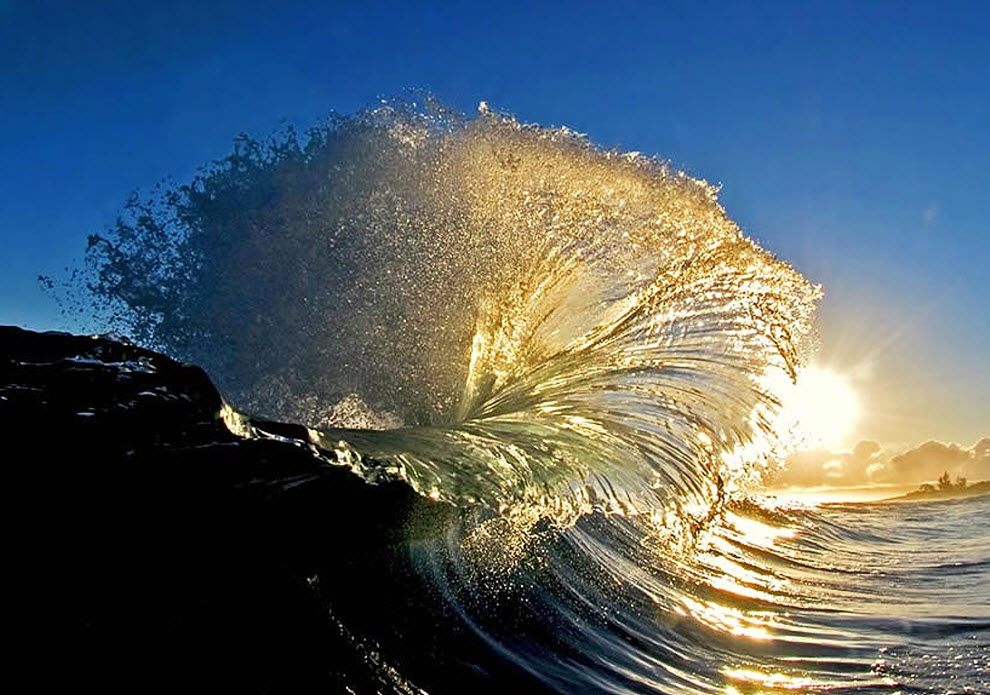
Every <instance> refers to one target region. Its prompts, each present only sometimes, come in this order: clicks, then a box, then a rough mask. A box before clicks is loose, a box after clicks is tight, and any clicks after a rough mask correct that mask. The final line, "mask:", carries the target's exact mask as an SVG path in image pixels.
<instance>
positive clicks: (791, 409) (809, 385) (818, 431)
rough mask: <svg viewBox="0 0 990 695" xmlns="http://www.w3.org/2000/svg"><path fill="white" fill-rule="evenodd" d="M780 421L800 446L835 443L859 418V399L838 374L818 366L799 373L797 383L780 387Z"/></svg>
mask: <svg viewBox="0 0 990 695" xmlns="http://www.w3.org/2000/svg"><path fill="white" fill-rule="evenodd" d="M781 406H782V407H781V419H782V421H783V425H784V426H785V427H787V428H789V429H791V430H793V431H794V433H795V434H796V436H797V439H798V440H799V442H800V444H802V445H803V446H808V447H811V446H821V447H838V446H842V445H844V444H847V443H848V442H846V441H845V439H846V437H848V436H849V434H850V432H851V431H852V428H853V425H855V424H856V420H857V419H858V418H859V400H858V399H857V397H856V393H855V392H854V391H853V389H852V387H851V386H850V385H849V383H848V382H847V381H846V380H845V379H844V378H843V377H842V376H841V375H839V374H836V373H835V372H831V371H828V370H826V369H822V368H820V367H808V368H806V369H804V370H802V371H801V372H799V373H798V378H797V383H795V384H788V385H787V387H785V388H784V389H783V397H782V399H781Z"/></svg>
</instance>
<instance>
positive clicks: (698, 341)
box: [89, 99, 818, 519]
mask: <svg viewBox="0 0 990 695" xmlns="http://www.w3.org/2000/svg"><path fill="white" fill-rule="evenodd" d="M128 212H129V213H130V214H129V216H127V217H125V218H124V219H123V220H122V221H121V222H119V223H118V225H117V227H116V228H115V229H112V230H111V231H110V232H109V233H108V234H106V235H102V236H97V237H93V238H92V239H91V245H90V253H89V261H90V270H91V271H92V275H91V280H90V287H91V288H92V289H93V290H94V291H95V294H96V296H97V298H98V300H99V301H100V302H101V303H103V305H104V306H110V307H111V308H112V309H111V310H112V312H114V315H113V317H112V318H114V319H115V320H116V324H115V325H116V326H117V327H118V328H120V327H122V328H124V329H125V331H126V332H128V333H129V334H131V335H133V336H134V337H136V338H137V339H138V340H139V342H143V343H146V344H150V345H151V346H154V347H159V348H162V349H164V350H165V351H167V352H169V353H170V354H172V355H174V356H177V357H180V358H182V359H185V360H189V361H192V362H195V363H197V364H201V365H203V366H204V367H205V368H206V369H207V370H208V371H209V373H210V374H211V376H212V377H213V378H214V379H215V380H216V381H217V383H218V385H219V386H220V388H221V391H222V392H223V393H224V395H225V397H226V398H227V399H228V400H229V401H230V402H231V403H232V404H233V405H234V406H235V407H236V408H239V409H241V410H245V411H248V412H251V413H254V414H257V415H260V416H263V417H267V418H273V419H279V420H288V421H293V422H298V423H302V424H305V425H308V426H309V427H311V428H313V432H312V435H311V439H312V441H313V443H315V444H317V445H318V446H320V447H321V448H323V449H325V450H326V451H329V452H334V453H333V455H334V456H335V457H337V459H339V460H341V461H342V462H344V463H347V464H348V465H351V466H352V467H353V468H354V470H355V471H356V472H358V473H360V474H362V475H364V476H365V477H367V478H369V479H378V478H379V477H381V476H391V477H399V478H401V479H404V480H406V481H408V482H409V483H410V484H411V485H412V486H413V487H414V488H415V489H416V490H417V491H419V492H421V493H422V494H424V495H426V496H428V497H430V498H433V499H442V500H447V501H452V502H455V503H458V504H468V505H480V506H484V507H488V508H491V509H495V510H504V509H506V508H508V507H510V506H513V505H517V504H523V505H524V506H527V505H528V506H529V507H533V506H539V507H541V508H542V509H543V510H544V511H545V512H547V513H549V514H551V515H555V516H557V517H558V518H571V519H573V518H574V516H575V514H580V513H583V512H587V511H590V510H593V509H601V510H607V511H618V512H625V513H647V514H649V513H656V512H658V510H661V511H662V510H666V509H668V508H670V507H671V505H673V506H674V507H677V509H678V512H677V514H678V515H679V518H683V517H684V516H685V515H688V516H691V517H692V518H694V519H702V518H705V517H706V516H707V515H708V514H709V513H710V510H711V508H712V507H711V505H712V503H713V502H715V501H716V500H718V499H719V498H720V496H721V495H722V494H723V490H724V488H725V486H726V485H727V484H731V483H732V482H733V481H734V480H735V479H737V478H739V477H740V476H742V477H746V476H749V475H751V474H753V472H754V464H755V462H756V461H758V460H760V458H761V456H765V454H766V453H767V451H768V450H769V448H770V447H772V445H773V443H774V442H773V439H774V437H773V435H774V432H773V427H772V415H773V410H774V407H775V403H776V397H775V395H774V393H773V392H772V390H771V389H770V387H769V386H768V384H769V383H771V380H770V379H768V378H767V377H768V376H769V375H771V374H772V373H779V372H783V373H788V374H793V371H794V369H795V367H796V365H797V363H798V361H799V359H800V358H799V348H800V346H801V345H802V343H804V342H806V338H807V334H808V321H809V317H810V315H811V313H812V311H813V305H814V300H815V299H816V297H817V294H818V290H817V288H815V287H813V286H811V285H810V284H809V283H808V282H807V281H805V280H804V279H803V278H802V277H801V276H800V275H799V274H798V273H796V272H795V271H794V270H793V269H792V268H791V267H789V266H788V265H786V264H785V263H783V262H781V261H779V260H777V259H775V258H774V257H772V256H771V255H770V254H768V253H767V252H765V251H763V250H762V249H761V248H759V246H757V245H756V244H755V243H754V242H753V241H751V240H750V239H747V238H746V237H745V236H744V235H743V234H742V233H741V232H740V230H739V228H738V227H737V226H736V225H735V224H734V223H733V222H732V221H731V220H730V219H729V218H728V217H727V215H726V214H725V212H724V211H723V209H722V208H721V207H720V206H719V204H718V202H717V199H716V189H715V188H714V187H712V186H710V185H708V184H707V183H705V182H703V181H698V180H696V179H693V178H690V177H689V176H687V175H685V174H684V173H681V172H677V171H674V170H672V169H671V168H670V167H669V166H667V165H666V164H664V163H663V162H660V161H658V160H656V159H653V158H648V157H643V156H640V155H638V154H635V153H633V154H625V153H620V152H615V151H605V150H602V149H599V148H596V147H594V146H593V145H591V144H590V143H589V142H588V141H587V140H586V139H585V138H584V137H583V136H580V135H578V134H576V133H574V132H572V131H569V130H567V129H566V128H543V127H538V126H531V125H524V124H520V123H519V122H517V121H516V120H515V119H513V118H510V117H507V116H504V115H501V114H498V113H494V112H492V111H490V110H488V109H487V107H485V106H484V105H482V108H481V110H480V113H479V115H478V116H477V117H474V118H465V117H463V116H461V115H459V114H456V113H453V112H450V111H449V110H446V109H444V108H443V107H442V106H440V105H438V104H436V103H435V102H434V101H432V100H430V99H426V100H425V101H424V103H423V104H416V103H408V102H403V103H396V104H383V105H381V106H380V107H379V108H375V109H372V110H368V111H365V112H363V113H360V114H358V115H357V116H354V117H347V118H344V117H337V118H334V119H333V120H332V121H330V122H329V123H328V124H326V125H325V126H322V127H320V128H316V129H314V130H313V131H311V132H310V133H309V134H308V135H307V137H305V138H299V137H297V136H296V134H295V133H294V132H293V131H291V130H288V131H286V132H284V133H281V134H278V135H276V136H275V137H274V138H273V139H272V140H271V141H269V142H268V143H258V142H255V141H252V140H250V139H247V138H242V139H241V140H239V141H238V143H237V145H236V147H235V150H234V152H233V153H232V155H231V156H230V157H228V158H227V159H225V160H222V161H220V162H218V163H216V164H215V165H213V167H212V168H209V169H207V170H205V171H204V172H203V173H201V175H200V176H199V177H198V178H197V179H196V180H195V181H194V182H193V183H192V184H191V185H189V186H180V187H177V188H174V189H172V190H169V191H166V192H165V193H163V194H162V196H161V197H160V198H158V199H152V200H149V201H146V202H141V201H138V200H136V199H135V200H133V201H132V202H131V204H130V205H129V207H128ZM106 300H110V302H109V303H106ZM371 459H373V460H374V461H375V462H376V463H375V465H374V466H370V465H368V464H367V463H366V462H367V461H368V460H371Z"/></svg>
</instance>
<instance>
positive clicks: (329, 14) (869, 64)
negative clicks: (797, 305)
mask: <svg viewBox="0 0 990 695" xmlns="http://www.w3.org/2000/svg"><path fill="white" fill-rule="evenodd" d="M424 4H425V3H376V2H360V3H336V2H321V3H315V2H314V3H300V2H291V1H289V2H271V3H261V2H258V3H252V2H247V1H245V2H186V1H184V0H183V1H179V2H167V3H160V4H158V3H152V2H133V1H130V2H116V1H104V2H88V3H81V2H69V1H65V2H44V1H31V2H29V1H24V2H19V1H17V0H0V243H2V246H0V248H2V251H0V323H13V324H19V325H24V326H28V327H33V328H58V327H69V328H71V327H72V326H71V325H70V324H68V323H67V322H66V320H65V319H64V318H62V317H60V316H59V315H58V312H57V309H56V307H55V306H54V303H53V302H52V301H51V300H50V299H49V298H48V297H47V296H46V295H44V294H43V293H42V292H41V290H40V289H39V287H38V284H37V281H36V277H37V275H38V274H39V273H53V272H58V271H59V270H60V269H61V268H62V267H64V266H66V265H68V264H71V263H74V262H76V261H77V260H78V258H79V257H80V255H81V252H82V249H83V246H84V242H85V236H86V235H87V234H88V233H90V232H93V231H98V230H100V229H102V228H104V227H105V226H107V225H108V223H110V222H111V221H112V219H113V217H114V215H115V213H116V211H117V210H118V209H119V208H120V206H121V204H122V203H123V201H124V200H125V198H126V195H127V193H128V192H129V191H131V190H132V189H135V188H144V189H147V188H150V186H151V185H153V184H154V182H155V181H157V180H158V179H160V178H162V177H164V176H170V177H172V178H173V179H175V180H178V181H182V180H185V179H187V178H188V177H190V176H191V175H192V173H193V172H194V170H195V169H196V167H197V166H199V165H201V164H203V163H205V162H207V161H209V160H211V159H214V158H217V157H219V156H222V155H223V154H225V153H226V152H227V150H228V148H229V145H230V143H231V140H232V138H233V136H234V135H235V134H236V133H238V132H239V131H246V132H248V133H251V134H254V135H263V134H266V133H267V132H269V131H270V130H271V129H273V128H274V127H275V126H276V125H278V123H279V122H280V120H282V119H285V120H288V121H290V122H293V123H295V124H297V125H301V126H306V125H309V124H311V123H313V122H314V121H316V120H318V119H319V118H320V117H321V116H322V115H324V114H325V113H326V112H327V111H329V110H330V109H335V110H337V111H340V112H344V113H347V112H352V111H354V110H355V109H357V108H359V107H361V106H363V105H367V104H369V103H370V102H372V101H374V100H375V98H376V97H378V96H382V95H385V96H391V95H396V94H399V93H401V92H402V90H403V89H405V88H407V87H424V88H427V89H429V90H431V91H433V92H434V93H435V94H436V95H437V96H438V97H439V98H440V99H441V100H443V101H445V102H446V103H448V104H450V105H453V106H455V107H458V108H460V109H462V110H465V111H471V110H473V109H475V108H476V106H477V104H478V102H479V101H480V100H482V99H484V100H487V101H488V102H489V103H490V104H491V105H492V106H494V107H496V108H499V109H501V110H506V111H510V112H512V113H515V114H516V115H518V117H519V118H520V119H521V120H524V121H530V122H539V123H542V124H555V125H568V126H570V127H572V128H574V129H576V130H579V131H581V132H585V133H588V134H589V136H590V137H591V138H592V140H594V141H595V142H597V143H599V144H602V145H606V146H616V147H619V148H622V149H628V150H638V151H643V152H648V153H657V154H660V155H661V156H663V157H666V158H669V159H671V160H672V161H673V162H674V164H675V165H677V166H679V167H681V168H684V169H685V170H687V171H688V172H689V173H691V174H692V175H695V176H699V177H702V178H705V179H707V180H709V181H712V182H721V183H722V184H723V186H724V188H723V192H722V196H721V199H722V202H723V204H724V205H725V206H726V208H727V209H728V211H729V213H730V214H731V215H732V216H733V217H734V218H735V219H736V220H737V221H738V222H739V223H740V224H741V225H742V226H743V228H744V229H745V230H746V231H747V233H749V234H750V235H752V236H754V237H755V238H756V239H758V240H759V241H760V242H761V243H762V244H763V245H764V246H765V247H767V248H769V249H770V250H772V251H774V252H775V253H777V254H778V255H779V256H781V257H783V258H785V259H786V260H788V261H790V262H791V263H793V264H794V265H796V266H797V267H798V268H799V269H800V270H801V271H803V272H804V273H805V274H806V275H808V276H809V277H811V278H812V279H813V280H815V281H818V282H821V283H823V284H824V285H825V287H826V292H827V299H826V300H825V303H824V305H823V308H822V331H823V350H822V357H821V359H822V361H824V362H827V363H831V364H833V365H834V366H835V368H837V369H842V370H846V371H850V372H854V373H855V375H856V376H855V378H856V380H857V382H858V384H857V386H858V388H859V390H860V391H861V392H862V393H863V394H864V396H863V397H864V401H865V402H866V403H865V404H866V406H867V407H868V408H869V409H870V415H869V416H868V418H866V419H865V420H864V422H863V423H862V430H861V431H860V432H859V434H860V435H862V436H872V437H877V438H879V439H881V440H882V441H887V442H905V443H908V442H911V441H917V440H920V439H922V438H926V437H932V436H934V437H939V438H943V439H954V440H957V441H961V442H963V443H966V444H969V443H971V442H972V441H973V440H974V439H975V438H976V437H977V436H979V435H982V434H987V433H988V431H990V396H988V395H987V394H988V393H990V366H988V364H987V363H988V360H990V319H988V316H990V308H988V304H990V279H988V276H990V272H988V266H990V226H988V225H990V173H988V163H990V126H988V124H990V3H982V2H971V3H967V2H937V3H935V2H933V3H906V2H897V3H894V2H891V3H880V2H809V3H802V2H779V3H776V2H764V3H746V2H731V3H724V4H723V3H697V2H676V3H653V2H651V3H646V2H644V3H626V2H618V1H612V2H600V1H598V2H587V3H583V2H573V3H550V2H544V3H518V4H517V3H511V2H498V3H479V2H470V3H468V2H465V3H435V7H432V8H429V7H421V6H420V5H424Z"/></svg>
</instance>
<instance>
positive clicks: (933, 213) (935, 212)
mask: <svg viewBox="0 0 990 695" xmlns="http://www.w3.org/2000/svg"><path fill="white" fill-rule="evenodd" d="M941 211H942V209H941V208H940V207H939V204H938V203H929V204H928V206H927V207H926V208H925V209H924V210H922V211H921V221H922V222H924V223H925V224H934V223H935V220H937V219H938V216H939V213H941Z"/></svg>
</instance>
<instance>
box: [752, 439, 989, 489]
mask: <svg viewBox="0 0 990 695" xmlns="http://www.w3.org/2000/svg"><path fill="white" fill-rule="evenodd" d="M946 471H948V473H949V475H950V476H952V478H953V479H955V478H957V477H960V478H966V479H967V480H969V481H970V482H975V481H978V480H990V437H984V438H983V439H981V440H980V441H978V442H976V444H974V445H973V446H972V447H969V448H967V447H964V446H961V445H959V444H953V443H948V444H946V443H944V442H938V441H934V440H932V441H927V442H924V443H923V444H919V445H918V446H916V447H914V448H913V449H908V450H907V451H904V452H901V453H890V452H887V451H885V450H884V449H883V447H882V446H880V444H879V443H878V442H874V441H869V440H866V441H861V442H859V443H858V444H857V445H856V446H855V447H853V449H852V451H841V452H837V451H828V450H825V449H816V450H812V451H801V452H798V453H795V454H793V455H791V456H790V457H789V458H788V459H787V461H786V462H785V464H784V467H783V468H782V469H781V470H780V471H778V472H777V473H776V474H775V475H774V476H773V477H772V478H771V479H770V481H769V485H770V486H771V487H794V486H796V487H814V486H819V485H834V486H854V485H868V484H871V483H889V484H895V485H917V484H920V483H923V482H926V481H934V480H935V479H937V478H938V477H939V476H940V475H941V474H942V473H944V472H946Z"/></svg>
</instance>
